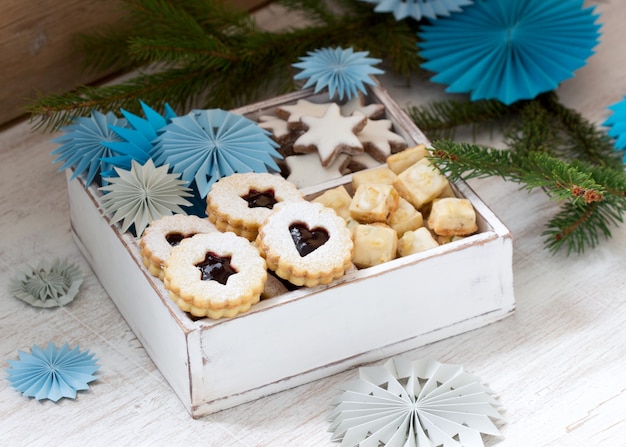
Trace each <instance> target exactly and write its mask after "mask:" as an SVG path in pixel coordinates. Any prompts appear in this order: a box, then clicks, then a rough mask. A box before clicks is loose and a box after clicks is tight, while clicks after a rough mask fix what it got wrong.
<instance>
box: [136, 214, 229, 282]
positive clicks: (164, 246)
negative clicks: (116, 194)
mask: <svg viewBox="0 0 626 447" xmlns="http://www.w3.org/2000/svg"><path fill="white" fill-rule="evenodd" d="M213 231H217V228H215V225H213V224H212V223H211V222H209V221H208V220H207V219H202V218H200V217H198V216H187V215H185V214H174V215H172V216H164V217H162V218H160V219H157V220H155V221H153V222H151V223H150V226H148V228H147V229H146V231H144V233H143V236H142V237H141V240H140V242H139V247H140V252H141V259H142V261H143V264H144V265H145V266H146V268H147V269H148V270H149V271H150V273H152V275H154V276H156V277H157V278H160V279H163V265H164V264H165V261H166V260H167V258H168V256H169V255H170V250H171V249H172V247H174V246H176V245H178V244H179V243H180V241H182V240H183V239H186V238H189V237H191V236H193V235H195V234H198V233H211V232H213Z"/></svg>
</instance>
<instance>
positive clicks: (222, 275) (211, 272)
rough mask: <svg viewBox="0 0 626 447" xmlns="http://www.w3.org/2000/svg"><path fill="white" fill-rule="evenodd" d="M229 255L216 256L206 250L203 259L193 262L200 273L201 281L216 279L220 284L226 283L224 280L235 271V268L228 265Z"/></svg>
mask: <svg viewBox="0 0 626 447" xmlns="http://www.w3.org/2000/svg"><path fill="white" fill-rule="evenodd" d="M230 260H231V257H230V256H218V255H216V254H215V253H211V252H208V253H207V254H206V255H205V257H204V261H202V262H200V263H198V264H195V266H196V267H198V270H200V272H201V273H202V281H211V280H213V281H217V282H219V283H220V284H222V285H226V281H228V278H229V277H230V275H234V274H235V273H237V270H235V269H234V268H233V266H232V265H230Z"/></svg>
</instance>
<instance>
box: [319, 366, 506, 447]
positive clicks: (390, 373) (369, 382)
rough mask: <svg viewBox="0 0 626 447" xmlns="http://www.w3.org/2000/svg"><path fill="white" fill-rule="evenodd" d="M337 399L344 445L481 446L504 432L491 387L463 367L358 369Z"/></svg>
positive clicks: (338, 434) (335, 419)
mask: <svg viewBox="0 0 626 447" xmlns="http://www.w3.org/2000/svg"><path fill="white" fill-rule="evenodd" d="M343 389H344V391H343V393H342V394H341V395H340V396H339V397H338V399H337V400H336V401H335V402H334V403H333V404H334V406H335V408H334V410H333V411H332V413H331V414H330V416H329V420H330V421H331V427H330V431H332V432H334V435H333V438H332V439H333V441H341V446H342V447H348V446H357V445H358V446H360V447H379V446H381V445H384V446H386V447H435V446H444V447H461V446H464V447H480V446H484V444H483V440H482V435H481V433H484V434H488V435H500V432H499V430H498V429H497V427H496V426H495V425H494V423H493V422H492V420H491V419H492V418H493V419H501V418H502V416H501V415H500V414H499V413H498V412H497V411H496V409H495V407H496V406H497V405H498V403H497V401H496V400H495V399H494V398H493V396H492V391H491V390H490V389H489V388H488V387H486V386H485V385H482V384H481V383H480V381H479V379H478V378H476V377H475V376H473V375H471V374H468V373H466V372H464V370H463V367H462V366H460V365H452V364H444V363H439V362H437V361H435V360H430V359H424V360H415V361H409V360H404V359H391V360H389V361H387V362H386V363H385V364H384V365H383V366H374V367H364V368H360V369H359V378H358V379H356V380H354V381H352V382H349V383H347V384H346V386H345V387H344V388H343Z"/></svg>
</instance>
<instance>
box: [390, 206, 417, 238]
mask: <svg viewBox="0 0 626 447" xmlns="http://www.w3.org/2000/svg"><path fill="white" fill-rule="evenodd" d="M387 223H388V224H389V226H390V227H391V228H393V229H394V230H396V233H398V237H402V235H403V234H404V233H405V232H407V231H413V230H417V229H418V228H420V227H423V226H424V217H423V216H422V213H420V212H419V211H417V210H416V209H415V207H414V206H413V205H411V204H410V203H409V201H408V200H406V199H403V198H402V197H400V199H399V200H398V208H397V209H396V211H395V212H394V213H393V215H392V216H391V218H390V219H389V220H388V221H387Z"/></svg>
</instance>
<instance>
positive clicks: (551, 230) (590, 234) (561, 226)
mask: <svg viewBox="0 0 626 447" xmlns="http://www.w3.org/2000/svg"><path fill="white" fill-rule="evenodd" d="M624 213H626V205H625V203H624V201H605V202H602V203H598V202H592V203H589V204H581V203H572V202H567V203H565V204H564V205H563V207H562V209H561V211H560V212H559V213H558V214H557V215H556V216H554V217H553V218H552V219H551V220H550V221H549V222H548V224H547V229H546V231H544V232H543V233H542V236H543V237H544V241H545V245H546V248H547V249H548V250H550V251H551V252H552V253H556V252H557V251H559V250H562V249H563V248H564V247H565V248H566V250H567V254H568V255H569V254H571V253H577V254H582V253H584V251H585V249H586V248H595V247H596V246H597V245H598V243H599V242H600V238H601V236H603V237H604V239H610V238H611V237H612V233H611V229H610V228H611V227H612V226H617V225H619V224H622V223H623V222H624V219H623V215H624Z"/></svg>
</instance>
